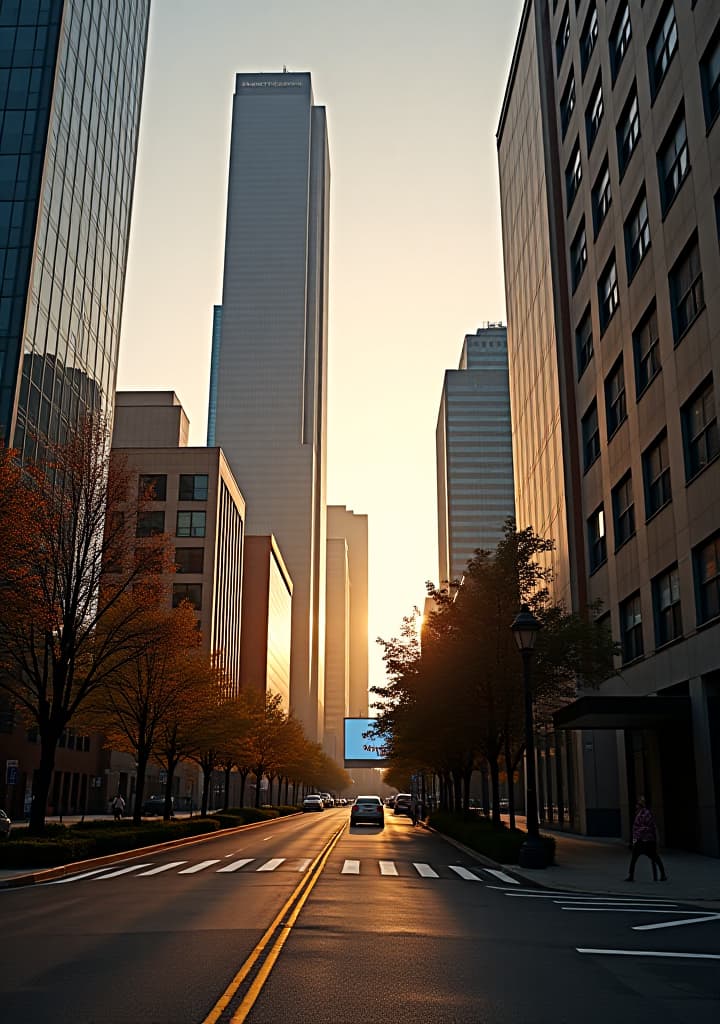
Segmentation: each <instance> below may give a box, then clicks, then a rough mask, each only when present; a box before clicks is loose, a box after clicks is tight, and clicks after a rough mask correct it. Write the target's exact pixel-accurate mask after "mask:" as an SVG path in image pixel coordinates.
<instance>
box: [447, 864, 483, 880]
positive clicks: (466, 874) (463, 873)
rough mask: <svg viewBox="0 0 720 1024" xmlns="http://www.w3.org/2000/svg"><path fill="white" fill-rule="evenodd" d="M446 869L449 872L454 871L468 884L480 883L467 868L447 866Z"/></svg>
mask: <svg viewBox="0 0 720 1024" xmlns="http://www.w3.org/2000/svg"><path fill="white" fill-rule="evenodd" d="M448 867H449V868H450V870H451V871H454V872H455V874H456V875H460V877H461V878H464V879H465V880H466V881H468V882H479V881H480V879H479V878H478V876H477V875H474V874H473V873H472V871H468V869H467V868H461V867H458V866H457V865H456V864H448Z"/></svg>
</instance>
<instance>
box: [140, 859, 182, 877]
mask: <svg viewBox="0 0 720 1024" xmlns="http://www.w3.org/2000/svg"><path fill="white" fill-rule="evenodd" d="M181 864H187V861H186V860H171V861H170V863H169V864H161V865H160V867H159V868H150V870H149V871H141V872H140V874H139V875H138V878H149V877H150V875H160V874H162V872H163V871H169V870H170V869H171V868H179V867H180V865H181Z"/></svg>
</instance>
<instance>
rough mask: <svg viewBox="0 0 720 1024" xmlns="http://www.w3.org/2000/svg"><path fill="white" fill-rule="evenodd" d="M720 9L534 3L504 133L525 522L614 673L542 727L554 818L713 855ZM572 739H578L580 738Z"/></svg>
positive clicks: (719, 759)
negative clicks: (611, 660) (637, 828)
mask: <svg viewBox="0 0 720 1024" xmlns="http://www.w3.org/2000/svg"><path fill="white" fill-rule="evenodd" d="M719 113H720V10H719V9H718V5H717V3H715V2H714V0H696V2H694V3H692V4H690V3H687V2H681V0H675V2H674V3H673V2H672V0H664V2H657V3H643V2H641V0H608V2H607V3H604V2H600V0H579V2H575V0H572V2H569V0H563V2H557V0H553V2H552V3H547V2H540V0H527V2H526V3H525V4H524V7H523V12H522V17H521V24H520V30H519V34H518V39H517V43H516V47H515V53H514V56H513V60H512V65H511V69H510V77H509V81H508V84H507V90H506V94H505V98H504V102H503V106H502V112H501V116H500V123H499V128H498V135H497V142H498V156H499V166H500V189H501V211H502V226H503V246H504V262H505V284H506V299H507V316H508V352H509V363H510V390H511V407H512V420H513V448H514V456H515V493H516V507H517V516H518V522H519V525H520V526H524V525H527V524H532V525H533V526H534V527H535V528H536V530H537V531H538V532H540V533H544V534H546V535H550V536H553V537H554V538H555V540H556V541H557V551H556V553H555V567H556V570H557V576H558V578H557V583H556V596H558V597H559V598H562V599H564V600H565V601H566V602H567V604H568V606H570V607H573V608H575V609H577V610H583V609H585V608H586V607H587V606H588V605H589V604H592V603H593V602H602V611H601V612H600V613H597V614H599V615H600V621H602V622H607V623H608V624H609V625H610V626H611V629H612V633H613V636H614V638H615V639H616V640H617V641H618V642H619V643H620V645H621V650H622V653H621V656H620V658H619V659H618V665H617V667H618V672H619V674H618V676H617V677H615V678H612V679H609V680H608V681H607V682H605V683H604V684H603V685H602V687H601V689H600V691H599V693H592V694H589V693H587V692H582V691H581V692H580V693H579V695H578V699H577V700H576V701H575V702H574V703H573V704H571V705H569V706H568V707H566V708H564V709H562V710H561V711H559V712H558V713H557V714H556V715H555V727H556V730H557V733H556V734H555V735H554V736H553V735H551V736H549V737H548V738H547V743H548V745H549V749H548V751H547V753H548V754H555V755H556V756H555V757H554V758H549V759H548V760H547V764H548V765H549V763H550V760H552V761H553V762H554V764H555V766H556V769H553V770H552V771H550V770H549V768H548V771H547V772H545V771H544V770H543V771H541V779H543V784H544V786H545V795H544V803H545V805H546V814H550V813H551V812H550V810H549V808H551V807H552V806H553V805H555V806H557V804H558V803H559V802H564V801H565V800H566V799H567V793H568V791H569V792H570V793H571V794H572V799H571V808H570V810H571V819H572V823H573V825H574V827H576V828H579V829H581V830H583V831H586V832H588V833H595V834H608V835H619V834H621V833H622V834H623V835H624V836H626V837H627V836H628V835H629V829H630V820H631V815H632V808H633V806H634V800H635V798H636V796H638V795H640V794H643V795H645V796H646V797H647V798H648V800H649V801H650V803H651V804H652V806H653V809H654V811H655V813H656V816H657V817H658V820H659V823H660V830H661V840H662V841H663V842H665V843H667V844H668V845H678V846H684V847H690V848H694V849H697V850H700V851H702V852H704V853H708V854H714V855H716V856H717V855H720V817H719V813H718V808H719V797H720V575H719V573H718V564H719V559H720V532H719V527H720V518H719V516H718V509H720V459H718V455H720V438H719V436H718V427H717V407H718V402H719V401H720V392H719V390H718V389H719V388H720V259H719V258H718V223H719V222H718V214H720V126H719V122H720V118H719V117H718V114H719ZM561 731H562V732H563V733H565V734H569V735H570V737H571V738H572V740H571V742H566V741H565V740H564V739H563V736H562V735H561Z"/></svg>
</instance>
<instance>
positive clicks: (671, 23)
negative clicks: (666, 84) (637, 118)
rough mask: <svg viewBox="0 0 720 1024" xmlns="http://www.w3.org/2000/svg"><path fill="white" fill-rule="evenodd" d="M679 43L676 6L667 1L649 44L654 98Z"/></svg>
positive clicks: (649, 61)
mask: <svg viewBox="0 0 720 1024" xmlns="http://www.w3.org/2000/svg"><path fill="white" fill-rule="evenodd" d="M677 45H678V34H677V24H676V22H675V8H674V6H673V5H672V3H667V4H665V7H664V8H663V10H662V13H661V15H660V17H659V18H658V20H657V22H656V25H655V29H654V30H653V34H652V36H651V37H650V44H649V46H648V63H649V65H650V89H651V91H652V95H653V99H654V98H655V97H656V96H657V94H658V90H659V89H660V86H661V85H662V82H663V79H664V78H665V75H666V73H667V69H668V68H669V67H670V61H671V60H672V59H673V55H674V53H675V51H676V50H677Z"/></svg>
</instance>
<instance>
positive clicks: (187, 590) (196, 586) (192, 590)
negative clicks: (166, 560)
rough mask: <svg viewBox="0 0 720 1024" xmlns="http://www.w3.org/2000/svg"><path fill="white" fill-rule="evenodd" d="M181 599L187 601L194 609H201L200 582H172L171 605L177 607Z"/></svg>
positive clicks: (181, 601)
mask: <svg viewBox="0 0 720 1024" xmlns="http://www.w3.org/2000/svg"><path fill="white" fill-rule="evenodd" d="M183 601H189V602H190V604H191V605H192V606H193V608H194V609H195V611H197V612H199V611H201V609H202V584H201V583H173V592H172V606H173V608H177V606H178V605H179V604H182V603H183Z"/></svg>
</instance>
